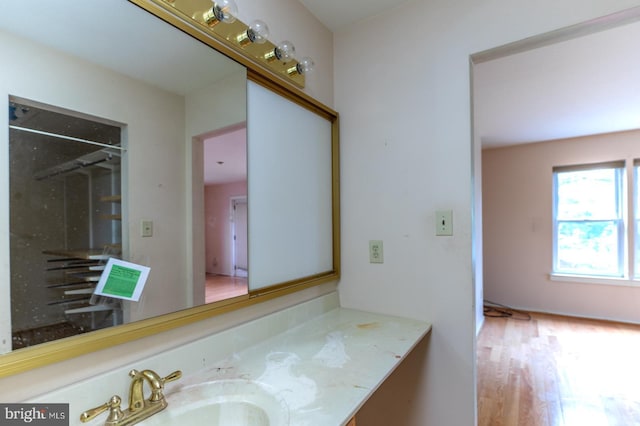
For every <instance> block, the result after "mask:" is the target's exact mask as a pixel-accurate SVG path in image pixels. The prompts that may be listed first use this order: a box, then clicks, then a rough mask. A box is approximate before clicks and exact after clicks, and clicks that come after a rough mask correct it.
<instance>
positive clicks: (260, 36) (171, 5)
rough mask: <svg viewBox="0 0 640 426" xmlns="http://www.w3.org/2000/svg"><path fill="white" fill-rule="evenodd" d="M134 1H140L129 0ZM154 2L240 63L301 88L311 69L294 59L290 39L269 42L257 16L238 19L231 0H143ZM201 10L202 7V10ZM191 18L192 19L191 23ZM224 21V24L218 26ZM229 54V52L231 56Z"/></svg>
mask: <svg viewBox="0 0 640 426" xmlns="http://www.w3.org/2000/svg"><path fill="white" fill-rule="evenodd" d="M131 1H133V2H134V3H137V2H138V1H142V0H131ZM145 1H150V2H152V3H155V4H156V5H159V6H160V7H162V8H164V9H165V10H167V11H169V14H170V15H173V16H176V17H178V19H181V20H183V21H184V22H187V23H188V24H189V25H193V24H196V25H197V26H199V27H201V30H202V31H203V32H205V33H208V34H209V35H210V36H212V37H213V39H215V41H217V42H219V43H221V44H222V45H224V47H225V48H230V49H231V50H233V52H234V54H238V55H240V56H241V57H243V59H247V62H244V61H243V60H242V59H237V58H234V59H236V60H238V62H240V63H241V64H243V65H245V66H248V67H251V66H252V65H251V64H253V65H255V66H258V67H261V68H264V69H266V70H268V71H270V72H272V73H274V74H275V75H278V76H280V77H281V78H283V79H284V80H286V81H288V82H290V83H292V84H294V85H296V86H298V87H301V88H304V85H305V74H308V73H310V72H311V70H313V67H314V62H313V60H312V59H311V58H309V57H305V58H303V59H301V60H300V61H297V60H296V59H295V58H296V49H295V47H294V45H293V43H292V42H290V41H288V40H284V41H282V42H280V43H278V44H275V43H272V42H271V41H269V33H270V31H269V27H268V26H267V24H266V23H265V22H264V21H261V20H259V19H256V20H253V21H251V23H250V24H249V25H247V24H245V23H244V22H242V20H240V19H238V6H237V5H236V2H235V1H234V0H145ZM205 9H206V11H205V12H203V10H205ZM194 21H195V22H194ZM220 23H224V25H218V24H220ZM231 56H233V55H231Z"/></svg>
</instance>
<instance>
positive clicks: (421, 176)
mask: <svg viewBox="0 0 640 426" xmlns="http://www.w3.org/2000/svg"><path fill="white" fill-rule="evenodd" d="M638 4H639V2H638V1H637V0H636V1H631V0H628V1H617V2H609V1H606V0H589V1H584V0H567V1H563V2H557V1H551V0H544V1H538V2H514V1H512V0H494V1H492V2H477V1H472V0H460V1H456V2H450V1H444V0H436V1H429V2H426V1H418V0H416V1H409V2H407V3H405V4H404V5H402V6H400V7H398V8H396V9H393V10H389V11H386V12H385V13H384V14H382V15H380V16H378V17H376V18H373V19H368V20H366V21H363V22H361V23H359V24H356V25H352V26H350V27H349V28H346V29H344V30H342V31H340V32H337V33H336V34H335V35H334V38H335V44H334V49H335V56H334V62H335V105H336V110H337V111H339V112H340V114H341V143H342V167H341V182H342V243H343V245H342V256H343V258H342V265H343V277H342V280H341V282H340V285H339V288H340V296H341V302H342V303H343V305H345V306H347V307H355V308H361V309H369V310H374V311H379V312H385V313H391V314H397V315H404V316H410V317H415V318H419V319H424V320H427V321H430V322H432V323H433V331H432V334H431V336H430V342H429V343H428V345H427V347H426V349H425V350H424V356H423V359H421V360H419V361H415V360H414V361H413V364H412V366H413V367H414V369H413V371H414V374H415V376H418V378H417V379H415V380H416V381H417V383H414V384H413V385H412V386H410V387H408V388H409V389H410V391H408V390H407V389H406V388H405V387H404V386H403V385H402V382H397V381H396V382H394V381H391V382H389V384H388V385H389V386H394V387H393V391H392V392H388V394H389V395H390V400H389V401H387V403H386V404H378V405H377V406H373V405H367V406H366V407H365V410H368V411H369V412H368V413H367V414H366V416H367V418H368V419H371V423H367V424H368V425H377V424H380V425H385V424H394V422H390V419H393V418H395V416H397V418H401V419H404V422H403V424H404V425H416V426H425V425H437V426H445V425H452V426H461V425H472V424H474V421H475V420H474V412H475V410H474V406H475V391H474V389H475V380H474V368H475V345H474V338H475V324H474V322H475V312H476V310H475V307H474V302H475V298H476V294H475V291H474V288H473V284H472V283H473V276H474V271H473V270H472V269H473V268H472V237H471V234H472V221H471V217H472V210H473V206H472V196H471V191H472V176H471V170H472V167H471V165H472V162H473V159H472V146H471V127H470V110H471V107H470V95H469V94H470V90H469V80H470V78H469V55H470V54H472V53H475V52H479V51H482V50H485V49H489V48H492V47H495V46H499V45H502V44H506V43H509V42H513V41H516V40H520V39H523V38H525V37H529V36H533V35H536V34H540V33H543V32H547V31H550V30H553V29H557V28H560V27H565V26H568V25H571V24H575V23H578V22H582V21H586V20H589V19H592V18H594V17H597V16H600V15H604V14H608V13H610V12H613V11H616V10H620V9H623V8H624V7H630V6H634V5H638ZM476 152H477V151H476ZM475 173H476V177H478V176H479V173H480V170H478V169H476V170H475ZM479 199H480V198H479V194H476V200H479ZM439 209H453V212H454V218H453V223H454V236H453V237H435V236H434V212H435V211H436V210H439ZM371 239H381V240H384V257H385V263H384V264H382V265H376V264H369V263H368V255H367V247H368V241H369V240H371ZM415 376H414V377H415ZM384 386H385V385H383V388H384ZM381 391H382V392H384V390H381ZM391 398H393V400H391ZM407 401H412V402H409V403H408V402H407ZM371 411H373V415H372V414H371ZM400 411H402V412H400ZM407 413H409V414H407Z"/></svg>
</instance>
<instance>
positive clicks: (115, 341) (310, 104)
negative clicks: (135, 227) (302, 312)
mask: <svg viewBox="0 0 640 426" xmlns="http://www.w3.org/2000/svg"><path fill="white" fill-rule="evenodd" d="M184 1H185V0H175V1H174V2H172V3H173V4H174V5H175V4H177V5H179V4H182V3H183V2H184ZM194 1H198V2H199V1H200V0H194ZM207 1H209V0H207ZM129 2H131V3H133V4H135V5H137V6H140V7H141V8H143V9H145V10H147V11H148V12H150V13H152V14H153V15H155V16H156V17H158V18H160V19H162V20H164V21H166V22H167V23H169V24H171V25H173V26H174V27H176V28H178V29H180V30H182V31H184V32H186V33H187V34H189V35H191V36H192V37H194V38H196V39H198V40H200V41H202V42H203V43H205V44H207V45H208V46H210V47H212V48H214V49H215V50H217V51H218V52H220V53H223V54H225V55H226V56H228V57H230V58H231V59H234V60H236V61H237V62H239V63H241V64H243V65H245V66H246V67H247V69H248V72H247V78H248V79H250V80H252V81H254V82H256V83H259V84H261V85H263V86H265V87H267V88H269V89H270V90H272V91H273V92H275V93H277V94H279V95H280V96H283V97H285V98H287V99H289V100H291V101H293V102H295V103H297V104H299V105H301V106H303V107H305V108H307V109H309V110H310V111H313V112H315V113H316V114H318V115H320V116H322V117H324V118H326V119H327V120H328V121H330V122H331V134H332V141H331V144H332V145H331V150H332V203H333V205H332V214H333V216H332V219H333V224H332V232H333V269H332V270H331V271H326V272H323V273H319V274H316V275H312V276H308V277H302V278H299V279H296V280H292V281H289V282H286V283H279V284H276V285H273V286H270V287H266V288H262V289H260V290H256V291H252V292H250V293H249V294H246V295H243V296H239V297H235V298H232V299H227V300H223V301H220V302H215V303H211V304H207V305H201V306H197V307H194V308H189V309H185V310H182V311H178V312H174V313H169V314H165V315H161V316H157V317H154V318H149V319H146V320H141V321H136V322H132V323H128V324H124V325H119V326H115V327H111V328H107V329H102V330H98V331H93V332H91V333H87V334H80V335H77V336H72V337H67V338H64V339H60V340H56V341H52V342H48V343H43V344H39V345H36V346H31V347H27V348H24V349H19V350H16V351H13V352H10V353H6V354H2V355H1V356H0V378H1V377H7V376H11V375H15V374H19V373H22V372H25V371H28V370H31V369H34V368H39V367H43V366H46V365H49V364H54V363H56V362H61V361H64V360H68V359H71V358H74V357H78V356H81V355H85V354H89V353H92V352H96V351H99V350H103V349H107V348H110V347H113V346H116V345H119V344H122V343H126V342H131V341H134V340H137V339H140V338H143V337H146V336H151V335H154V334H158V333H161V332H165V331H168V330H172V329H175V328H178V327H182V326H186V325H188V324H192V323H196V322H199V321H202V320H205V319H207V318H211V317H214V316H218V315H222V314H225V313H228V312H231V311H235V310H238V309H242V308H246V307H249V306H252V305H256V304H259V303H262V302H266V301H268V300H271V299H275V298H278V297H282V296H285V295H288V294H291V293H295V292H298V291H301V290H305V289H308V288H311V287H314V286H318V285H321V284H324V283H329V282H335V281H336V280H338V279H339V277H340V184H339V180H340V178H339V170H340V158H339V131H338V121H339V117H338V113H337V112H335V111H333V110H332V109H331V108H329V107H327V106H326V105H323V104H322V103H320V102H318V101H317V100H315V99H313V98H312V97H310V96H309V95H307V94H306V93H304V92H302V91H301V90H299V89H297V88H296V87H294V86H293V85H292V84H289V83H287V82H291V80H290V79H287V80H284V79H281V78H275V77H274V76H275V75H277V74H276V73H274V72H273V70H272V69H269V68H268V67H264V66H262V65H260V66H259V65H257V64H256V63H255V62H253V61H250V60H248V59H247V58H246V57H245V54H244V53H243V54H239V53H238V51H237V49H241V48H237V47H233V45H232V44H231V43H226V42H225V43H223V42H221V41H220V40H219V36H217V35H216V36H214V33H213V32H212V31H205V30H203V28H202V27H203V26H202V25H193V24H192V23H188V22H187V21H185V20H184V19H183V18H182V17H178V13H177V12H176V11H173V10H170V9H172V7H171V5H170V3H167V2H165V1H164V0H129ZM158 3H162V4H163V6H162V7H160V6H158ZM218 26H219V25H218Z"/></svg>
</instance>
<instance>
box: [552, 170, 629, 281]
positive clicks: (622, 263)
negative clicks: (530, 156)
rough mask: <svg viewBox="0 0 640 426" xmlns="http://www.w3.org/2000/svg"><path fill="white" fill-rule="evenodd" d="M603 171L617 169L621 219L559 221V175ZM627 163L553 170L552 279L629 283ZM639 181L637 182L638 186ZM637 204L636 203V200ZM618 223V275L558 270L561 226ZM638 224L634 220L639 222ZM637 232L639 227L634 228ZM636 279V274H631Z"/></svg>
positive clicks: (617, 190)
mask: <svg viewBox="0 0 640 426" xmlns="http://www.w3.org/2000/svg"><path fill="white" fill-rule="evenodd" d="M602 169H614V170H615V171H616V175H615V176H616V189H615V190H616V194H615V195H616V197H615V199H616V211H617V217H612V218H609V219H602V218H598V219H594V220H589V219H582V220H562V219H558V211H557V207H558V201H559V199H558V175H559V174H560V173H563V172H576V171H589V170H602ZM625 169H626V168H625V162H624V161H623V160H621V161H612V162H606V163H595V164H581V165H572V166H558V167H554V168H553V218H552V223H553V237H552V239H553V260H552V262H553V263H552V273H551V278H552V279H555V280H560V279H562V280H565V281H567V280H569V281H573V278H576V279H580V280H585V279H586V280H588V281H593V280H597V281H601V282H603V281H609V282H611V283H616V284H618V283H619V282H618V281H617V280H626V281H628V280H629V274H628V271H629V268H628V267H627V265H628V264H629V262H628V254H627V252H628V250H627V249H626V248H627V239H628V234H627V231H626V230H627V226H626V217H627V214H626V211H627V208H626V205H627V203H626V198H627V193H626V185H625ZM635 182H636V179H634V183H635ZM634 201H635V200H634ZM603 221H606V222H614V223H615V225H616V227H617V232H618V241H617V243H618V247H617V250H618V259H617V260H618V270H617V272H616V273H615V274H588V273H584V272H575V271H568V270H562V269H559V268H558V228H559V224H561V223H572V222H582V223H588V222H593V223H596V222H603ZM635 222H636V221H634V223H635ZM634 229H635V228H634ZM631 276H633V275H631Z"/></svg>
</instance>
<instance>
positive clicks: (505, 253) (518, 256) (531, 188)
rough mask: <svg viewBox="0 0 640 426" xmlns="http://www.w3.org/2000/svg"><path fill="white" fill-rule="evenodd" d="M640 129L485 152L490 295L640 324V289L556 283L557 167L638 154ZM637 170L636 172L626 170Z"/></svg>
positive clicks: (497, 299) (539, 307) (516, 303)
mask: <svg viewBox="0 0 640 426" xmlns="http://www.w3.org/2000/svg"><path fill="white" fill-rule="evenodd" d="M639 142H640V131H632V132H623V133H614V134H608V135H598V136H590V137H585V138H576V139H566V140H561V141H553V142H541V143H534V144H527V145H522V146H514V147H508V148H499V149H488V150H485V151H483V153H482V154H483V158H482V170H483V190H482V194H483V211H484V250H485V253H484V259H485V263H484V266H485V274H484V292H485V298H486V299H488V300H491V301H494V302H497V303H502V304H505V305H509V306H513V307H518V308H525V309H531V310H535V311H544V312H553V313H560V314H568V315H576V316H585V317H595V318H604V319H612V320H621V321H630V322H640V312H638V304H639V303H640V287H630V286H617V285H610V284H586V283H580V282H562V281H551V280H550V279H549V273H550V272H551V269H552V202H553V198H552V197H553V195H552V190H553V186H552V185H553V177H552V167H553V166H558V165H570V164H585V163H595V162H600V161H609V160H621V159H624V160H627V164H628V165H629V166H631V165H632V164H633V159H634V158H638V157H640V143H639ZM627 175H628V176H632V174H631V170H629V173H627Z"/></svg>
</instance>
